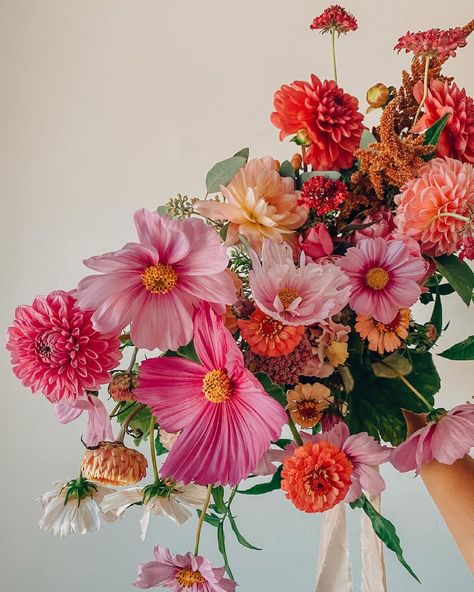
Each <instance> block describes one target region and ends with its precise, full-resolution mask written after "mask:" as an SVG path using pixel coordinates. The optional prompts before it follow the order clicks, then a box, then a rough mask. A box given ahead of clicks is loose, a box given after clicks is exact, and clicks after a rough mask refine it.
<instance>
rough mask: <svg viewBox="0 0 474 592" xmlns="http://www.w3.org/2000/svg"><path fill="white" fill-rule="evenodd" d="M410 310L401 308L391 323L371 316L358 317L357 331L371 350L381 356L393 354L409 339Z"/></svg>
mask: <svg viewBox="0 0 474 592" xmlns="http://www.w3.org/2000/svg"><path fill="white" fill-rule="evenodd" d="M409 325H410V309H409V308H401V309H400V310H399V311H398V312H397V314H396V315H395V317H394V318H393V319H392V321H391V322H390V323H387V324H385V323H381V322H380V321H377V320H375V319H374V318H373V317H371V316H365V315H357V322H356V324H355V330H356V331H357V333H359V335H360V336H361V337H362V339H367V341H368V342H369V349H370V350H371V351H376V352H378V353H379V354H380V355H382V354H384V353H388V352H393V351H395V350H396V349H398V348H399V347H400V345H401V344H402V340H404V339H406V338H407V337H408V327H409Z"/></svg>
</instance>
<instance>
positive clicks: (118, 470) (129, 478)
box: [81, 442, 148, 486]
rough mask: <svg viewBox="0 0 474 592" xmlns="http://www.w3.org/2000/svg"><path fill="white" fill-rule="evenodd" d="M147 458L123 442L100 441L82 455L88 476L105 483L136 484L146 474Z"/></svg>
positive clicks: (117, 484) (82, 466)
mask: <svg viewBox="0 0 474 592" xmlns="http://www.w3.org/2000/svg"><path fill="white" fill-rule="evenodd" d="M147 464H148V463H147V460H146V458H145V457H144V456H143V454H142V453H141V452H138V450H134V449H133V448H127V446H124V444H123V443H122V442H100V443H99V445H98V446H95V447H93V448H90V449H87V450H86V451H85V453H84V456H83V457H82V464H81V468H82V472H83V473H84V475H85V476H86V477H88V478H89V479H91V480H92V481H95V482H97V483H103V484H105V485H115V486H123V485H134V484H135V483H137V482H138V481H141V480H142V479H143V477H144V476H145V475H146V468H147Z"/></svg>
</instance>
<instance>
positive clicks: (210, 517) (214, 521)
mask: <svg viewBox="0 0 474 592" xmlns="http://www.w3.org/2000/svg"><path fill="white" fill-rule="evenodd" d="M196 512H197V515H198V517H199V518H200V517H201V515H202V510H196ZM204 522H207V523H208V524H210V525H211V526H214V527H219V525H220V524H221V519H220V518H219V516H216V514H206V515H205V516H204Z"/></svg>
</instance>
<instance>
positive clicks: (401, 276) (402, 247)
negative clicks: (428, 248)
mask: <svg viewBox="0 0 474 592" xmlns="http://www.w3.org/2000/svg"><path fill="white" fill-rule="evenodd" d="M338 264H339V265H340V266H341V268H342V269H343V271H345V273H346V274H347V275H348V276H349V278H350V280H351V284H352V293H351V297H350V300H349V304H350V306H351V308H352V309H353V310H354V311H355V312H356V313H358V314H363V315H367V316H368V315H371V316H373V317H374V318H375V319H377V321H380V322H382V323H390V322H391V321H392V320H393V319H394V318H395V316H396V315H397V313H398V311H399V309H400V308H408V307H410V306H411V305H412V304H414V303H415V302H416V301H417V299H418V297H419V296H420V294H421V287H420V285H419V283H418V282H419V281H420V280H421V278H422V277H423V275H424V273H425V263H424V260H423V258H422V257H414V256H412V255H410V252H409V250H408V247H407V245H406V244H405V243H404V242H403V241H400V240H391V241H388V240H385V239H383V238H368V239H364V240H361V241H359V242H358V243H357V245H356V246H355V247H351V248H349V249H348V250H347V253H346V255H345V256H344V257H342V258H341V259H339V261H338Z"/></svg>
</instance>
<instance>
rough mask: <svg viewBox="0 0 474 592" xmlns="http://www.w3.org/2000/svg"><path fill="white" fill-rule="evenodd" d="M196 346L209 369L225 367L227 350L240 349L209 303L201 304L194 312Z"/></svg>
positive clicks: (197, 351)
mask: <svg viewBox="0 0 474 592" xmlns="http://www.w3.org/2000/svg"><path fill="white" fill-rule="evenodd" d="M194 347H195V349H196V353H197V355H198V358H199V359H200V360H201V363H202V365H203V366H204V367H205V368H207V369H208V370H214V369H216V368H224V367H225V363H226V359H227V352H228V351H229V350H232V349H235V348H236V349H239V348H238V346H237V345H236V343H235V341H234V338H233V337H232V335H231V334H230V333H229V331H227V329H226V328H225V327H224V324H223V323H222V320H221V319H220V318H219V317H218V316H217V315H216V313H215V312H214V311H213V310H212V309H211V307H210V306H209V305H208V304H204V303H203V304H201V305H200V307H199V308H198V309H197V310H196V312H195V313H194ZM239 351H240V350H239Z"/></svg>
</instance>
